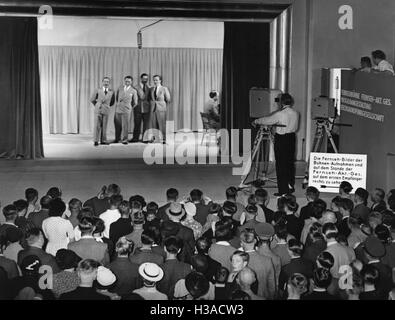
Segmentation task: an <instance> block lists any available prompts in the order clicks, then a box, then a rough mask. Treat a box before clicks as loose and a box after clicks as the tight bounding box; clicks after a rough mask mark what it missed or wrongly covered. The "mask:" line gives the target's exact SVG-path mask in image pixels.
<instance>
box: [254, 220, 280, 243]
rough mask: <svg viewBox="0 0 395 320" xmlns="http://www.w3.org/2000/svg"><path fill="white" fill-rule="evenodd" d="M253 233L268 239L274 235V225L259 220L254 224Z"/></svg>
mask: <svg viewBox="0 0 395 320" xmlns="http://www.w3.org/2000/svg"><path fill="white" fill-rule="evenodd" d="M254 230H255V233H256V234H257V236H258V237H259V238H261V239H262V240H269V239H270V238H271V237H273V236H274V233H275V232H274V227H273V226H272V225H271V224H270V223H266V222H260V223H258V224H256V225H255V226H254Z"/></svg>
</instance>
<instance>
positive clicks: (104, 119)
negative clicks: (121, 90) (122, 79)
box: [90, 77, 115, 147]
mask: <svg viewBox="0 0 395 320" xmlns="http://www.w3.org/2000/svg"><path fill="white" fill-rule="evenodd" d="M90 102H91V103H92V104H93V105H94V106H95V128H94V131H93V132H94V133H93V140H94V145H95V146H96V147H97V146H98V145H99V141H100V144H109V143H108V141H107V123H108V115H109V114H110V111H111V107H112V106H113V105H114V103H115V93H114V91H113V90H112V89H110V78H109V77H104V78H103V80H102V87H101V88H98V89H96V90H95V92H94V93H93V94H92V96H91V98H90Z"/></svg>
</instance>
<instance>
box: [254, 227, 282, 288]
mask: <svg viewBox="0 0 395 320" xmlns="http://www.w3.org/2000/svg"><path fill="white" fill-rule="evenodd" d="M254 230H255V233H256V235H257V236H258V238H259V242H258V248H257V252H258V253H259V254H260V255H262V256H265V257H268V258H270V259H271V260H272V262H273V267H274V272H275V274H276V287H277V288H278V279H279V277H280V272H281V258H280V257H279V256H278V255H276V254H275V253H274V252H273V251H272V249H271V248H270V242H271V241H272V239H273V236H274V227H273V226H272V225H271V224H270V223H266V222H261V223H258V224H257V225H255V227H254Z"/></svg>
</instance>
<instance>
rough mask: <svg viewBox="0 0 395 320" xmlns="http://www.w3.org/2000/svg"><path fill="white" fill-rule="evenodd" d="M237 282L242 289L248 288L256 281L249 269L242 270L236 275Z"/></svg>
mask: <svg viewBox="0 0 395 320" xmlns="http://www.w3.org/2000/svg"><path fill="white" fill-rule="evenodd" d="M237 280H238V282H239V284H240V286H241V287H242V288H244V287H250V286H251V285H252V284H253V283H254V282H255V281H256V280H257V279H256V274H255V272H254V271H253V270H252V269H250V268H249V267H245V268H243V269H242V270H241V271H240V272H239V274H238V275H237Z"/></svg>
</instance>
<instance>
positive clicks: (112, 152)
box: [43, 132, 218, 159]
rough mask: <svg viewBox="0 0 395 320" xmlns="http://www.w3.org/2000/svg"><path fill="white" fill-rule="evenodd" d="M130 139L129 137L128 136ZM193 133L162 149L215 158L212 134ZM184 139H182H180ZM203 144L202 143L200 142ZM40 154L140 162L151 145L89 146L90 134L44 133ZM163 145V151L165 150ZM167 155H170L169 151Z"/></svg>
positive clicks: (178, 138)
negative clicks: (194, 151) (190, 150)
mask: <svg viewBox="0 0 395 320" xmlns="http://www.w3.org/2000/svg"><path fill="white" fill-rule="evenodd" d="M129 136H130V138H131V135H129ZM202 138H203V133H201V132H199V133H198V132H194V133H188V134H187V135H184V136H181V133H180V134H178V135H175V137H174V139H172V138H171V137H169V138H168V140H167V145H165V148H163V150H164V153H165V154H166V150H171V149H172V148H175V149H177V148H179V149H181V148H182V147H185V148H186V147H189V148H190V147H192V148H193V149H195V150H196V151H197V152H198V154H199V155H202V156H203V155H204V157H206V155H209V156H217V153H218V148H217V146H216V143H215V136H214V135H213V134H211V135H209V134H207V135H205V137H204V139H203V141H202ZM183 139H184V140H183ZM202 142H203V143H202ZM43 144H44V155H45V157H46V158H47V159H141V158H143V154H144V150H145V149H146V148H147V147H152V146H153V145H152V144H145V143H142V142H138V143H129V144H128V145H124V144H122V143H110V145H99V146H97V147H95V146H94V145H93V139H92V135H87V134H46V135H44V137H43ZM166 146H167V148H166ZM169 153H170V152H169Z"/></svg>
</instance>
